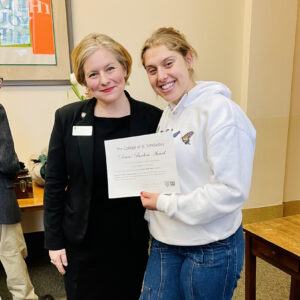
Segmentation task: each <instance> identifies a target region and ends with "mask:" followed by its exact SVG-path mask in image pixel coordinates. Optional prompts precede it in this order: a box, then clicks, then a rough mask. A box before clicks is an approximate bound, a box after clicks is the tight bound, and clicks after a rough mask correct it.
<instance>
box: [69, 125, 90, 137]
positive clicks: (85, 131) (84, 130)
mask: <svg viewBox="0 0 300 300" xmlns="http://www.w3.org/2000/svg"><path fill="white" fill-rule="evenodd" d="M92 133H93V126H73V132H72V135H73V136H91V135H92Z"/></svg>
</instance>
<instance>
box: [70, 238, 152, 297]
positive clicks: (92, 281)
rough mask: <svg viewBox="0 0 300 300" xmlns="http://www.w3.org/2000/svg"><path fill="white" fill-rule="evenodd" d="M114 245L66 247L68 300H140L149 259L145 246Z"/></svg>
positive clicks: (140, 244) (135, 244) (131, 244)
mask: <svg viewBox="0 0 300 300" xmlns="http://www.w3.org/2000/svg"><path fill="white" fill-rule="evenodd" d="M99 241H100V242H101V239H100V240H99ZM114 244H115V245H112V244H109V245H105V246H101V245H100V246H99V247H96V245H89V244H86V243H85V244H84V245H80V246H74V245H68V246H67V248H66V251H67V259H68V266H67V267H66V274H65V275H64V279H65V288H66V293H67V300H90V299H91V300H98V299H99V300H100V299H103V300H138V299H139V295H140V292H141V287H142V282H143V277H144V271H145V268H146V263H147V259H148V254H147V247H148V246H147V243H145V242H141V243H138V242H128V241H126V242H124V241H123V242H120V243H114Z"/></svg>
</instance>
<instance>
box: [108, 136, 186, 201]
mask: <svg viewBox="0 0 300 300" xmlns="http://www.w3.org/2000/svg"><path fill="white" fill-rule="evenodd" d="M104 144H105V153H106V164H107V178H108V194H109V198H122V197H132V196H139V195H140V193H141V191H147V192H151V193H179V192H180V187H179V180H178V175H177V168H176V158H175V149H174V141H173V136H172V134H171V133H168V132H167V133H154V134H147V135H141V136H136V137H129V138H122V139H115V140H108V141H105V142H104Z"/></svg>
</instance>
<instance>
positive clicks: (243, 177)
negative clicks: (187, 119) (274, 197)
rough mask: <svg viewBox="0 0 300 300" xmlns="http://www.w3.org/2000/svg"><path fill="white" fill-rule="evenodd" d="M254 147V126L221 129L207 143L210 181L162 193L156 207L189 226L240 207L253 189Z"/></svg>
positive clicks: (233, 126) (220, 216) (209, 220)
mask: <svg viewBox="0 0 300 300" xmlns="http://www.w3.org/2000/svg"><path fill="white" fill-rule="evenodd" d="M254 148H255V130H254V129H253V131H252V133H250V132H247V131H245V130H244V129H242V128H240V127H238V126H237V125H234V124H232V125H229V126H224V127H222V128H219V130H217V131H215V132H214V133H213V135H212V136H210V138H209V140H208V142H207V147H206V150H207V162H208V164H209V167H210V170H211V175H210V178H209V181H208V183H206V184H204V185H203V186H199V187H198V188H196V189H194V190H193V191H191V192H190V193H187V194H184V195H182V194H172V195H164V194H161V195H160V196H159V198H158V202H157V209H158V210H159V211H162V212H165V213H166V214H167V215H168V216H169V217H170V218H174V219H177V220H179V221H181V222H183V223H185V224H188V225H197V224H199V225H205V224H207V223H210V222H213V221H215V220H217V219H219V218H222V217H223V216H224V215H227V214H229V213H231V212H233V211H235V210H237V209H240V208H241V206H242V205H243V203H244V202H245V201H246V199H247V198H248V194H249V190H250V185H251V175H252V165H253V157H254ZM198 172H201V170H198ZM195 176H197V174H195Z"/></svg>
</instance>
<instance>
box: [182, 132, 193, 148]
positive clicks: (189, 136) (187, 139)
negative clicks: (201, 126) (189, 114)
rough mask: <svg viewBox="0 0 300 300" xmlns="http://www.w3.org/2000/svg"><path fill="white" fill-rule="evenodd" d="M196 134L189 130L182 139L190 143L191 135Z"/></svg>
mask: <svg viewBox="0 0 300 300" xmlns="http://www.w3.org/2000/svg"><path fill="white" fill-rule="evenodd" d="M193 134H194V131H189V132H188V133H186V134H185V135H184V136H183V137H182V138H181V139H182V141H183V142H184V143H185V144H189V145H190V138H191V136H192V135H193Z"/></svg>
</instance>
